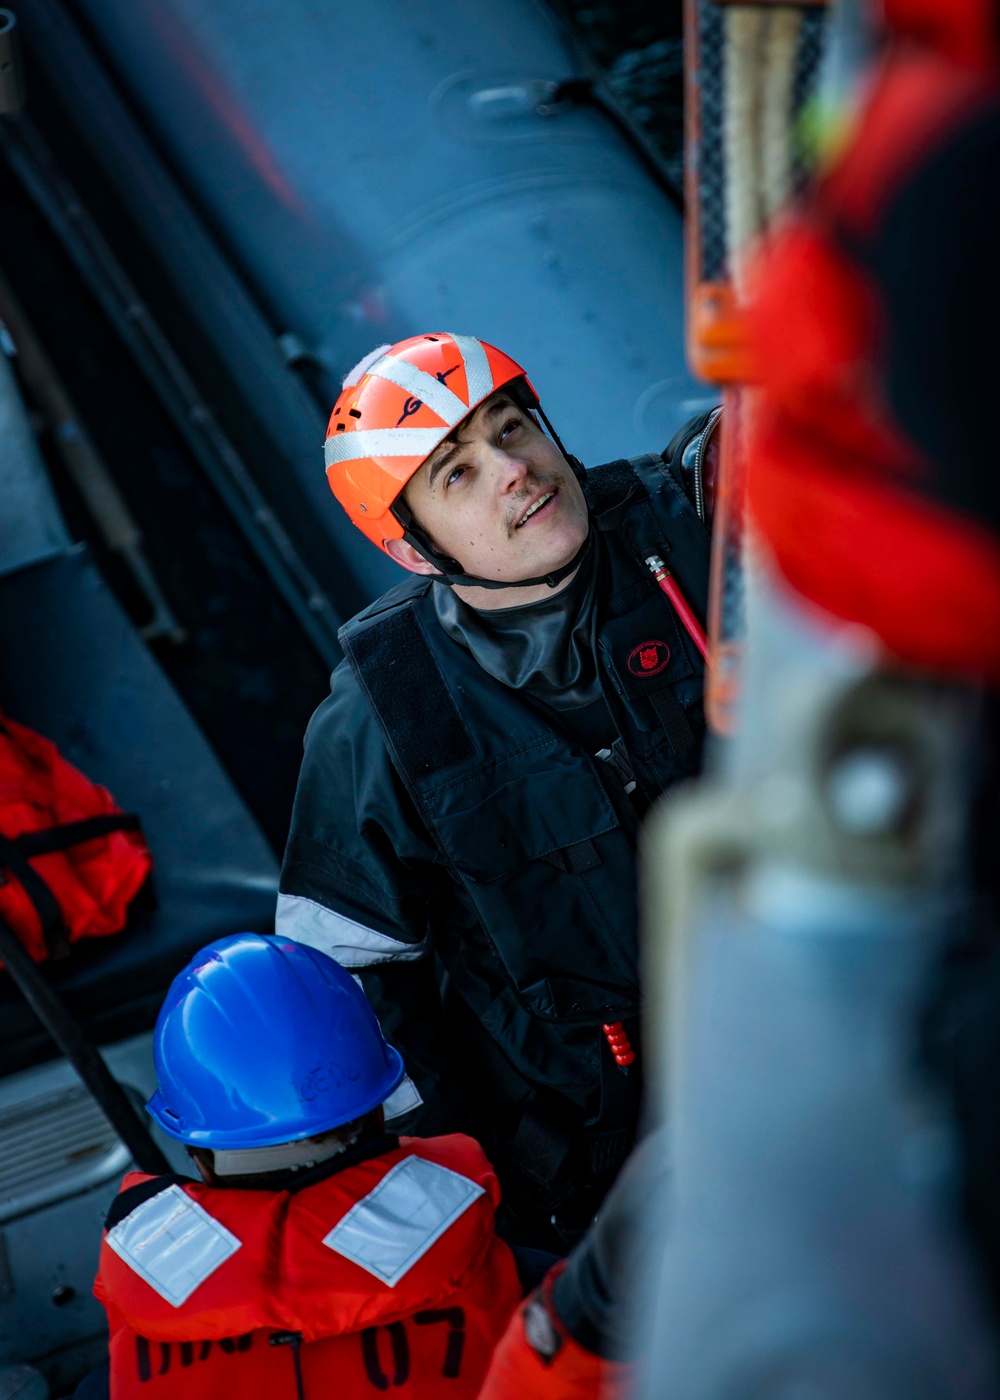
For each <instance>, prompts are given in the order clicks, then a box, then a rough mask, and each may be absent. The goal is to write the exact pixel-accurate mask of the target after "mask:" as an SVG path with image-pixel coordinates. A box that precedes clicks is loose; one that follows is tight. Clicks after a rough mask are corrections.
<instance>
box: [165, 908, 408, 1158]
mask: <svg viewBox="0 0 1000 1400" xmlns="http://www.w3.org/2000/svg"><path fill="white" fill-rule="evenodd" d="M153 1061H154V1063H155V1066H156V1082H157V1084H158V1085H159V1088H158V1089H157V1090H156V1093H155V1094H154V1095H153V1097H152V1098H151V1099H150V1101H149V1103H148V1104H147V1105H146V1107H147V1108H148V1110H149V1112H150V1113H151V1114H152V1116H153V1117H154V1118H155V1119H156V1121H157V1123H158V1124H159V1125H160V1127H161V1128H162V1129H163V1131H164V1132H165V1133H169V1135H170V1136H171V1137H174V1138H179V1139H180V1141H181V1142H186V1143H189V1144H190V1145H191V1146H193V1147H213V1148H214V1147H220V1148H233V1147H273V1146H274V1145H276V1144H277V1143H284V1142H294V1141H296V1140H297V1139H298V1138H305V1137H314V1136H316V1134H318V1133H323V1132H326V1131H327V1130H328V1129H329V1128H337V1127H339V1126H340V1125H341V1124H342V1123H350V1122H351V1121H352V1120H353V1119H355V1118H360V1117H361V1115H362V1114H364V1113H368V1112H370V1110H371V1109H373V1108H377V1107H378V1105H379V1104H380V1103H382V1102H383V1101H384V1100H385V1099H387V1098H388V1097H389V1095H390V1094H391V1093H392V1091H393V1089H395V1088H396V1086H397V1084H398V1083H399V1082H400V1080H401V1079H402V1078H403V1061H402V1059H401V1058H400V1056H399V1053H398V1051H396V1050H394V1049H393V1048H392V1046H391V1045H387V1044H386V1042H385V1040H384V1039H383V1036H382V1032H381V1030H380V1029H379V1024H378V1021H377V1020H376V1019H375V1013H374V1012H373V1011H372V1009H371V1007H370V1006H369V1005H368V1001H367V999H366V997H365V994H364V992H363V991H362V990H361V988H360V987H359V986H358V985H357V983H356V982H355V981H354V979H353V978H352V977H351V975H350V973H349V972H345V971H344V969H343V968H342V967H341V966H340V965H339V963H336V962H334V960H333V959H332V958H328V957H327V956H326V954H325V953H320V952H317V951H316V949H315V948H308V947H306V946H305V944H303V943H294V942H292V941H291V940H290V939H287V938H279V937H273V938H266V937H263V936H261V935H260V934H257V933H237V934H235V935H233V936H232V937H230V938H219V939H217V940H216V941H215V942H214V943H210V944H209V945H208V947H207V948H202V950H201V952H200V953H196V954H195V956H194V957H193V958H192V959H191V961H190V963H188V965H187V967H186V968H185V969H184V971H183V972H181V973H179V974H178V975H177V977H175V978H174V980H173V982H172V983H171V984H170V990H169V991H168V992H167V997H166V1000H165V1001H164V1003H163V1006H162V1007H161V1008H160V1014H159V1016H158V1017H157V1019H156V1030H155V1032H154V1035H153Z"/></svg>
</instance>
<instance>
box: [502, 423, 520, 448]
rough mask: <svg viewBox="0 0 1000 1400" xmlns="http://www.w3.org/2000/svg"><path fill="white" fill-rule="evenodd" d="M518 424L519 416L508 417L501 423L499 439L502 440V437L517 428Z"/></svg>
mask: <svg viewBox="0 0 1000 1400" xmlns="http://www.w3.org/2000/svg"><path fill="white" fill-rule="evenodd" d="M520 426H521V420H520V418H509V419H508V420H507V422H506V423H505V424H504V425H503V427H502V428H501V429H500V439H499V440H500V442H503V441H504V439H505V438H506V437H507V436H508V435H509V434H510V433H512V432H513V431H514V429H515V428H519V427H520Z"/></svg>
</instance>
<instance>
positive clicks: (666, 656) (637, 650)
mask: <svg viewBox="0 0 1000 1400" xmlns="http://www.w3.org/2000/svg"><path fill="white" fill-rule="evenodd" d="M669 660H670V648H669V647H668V646H667V644H666V642H658V641H653V642H640V643H639V645H638V646H637V647H634V648H633V649H632V651H630V652H629V654H628V668H629V670H630V671H631V672H632V674H633V676H658V675H659V674H660V672H661V671H662V670H663V669H664V668H665V667H666V664H667V662H668V661H669Z"/></svg>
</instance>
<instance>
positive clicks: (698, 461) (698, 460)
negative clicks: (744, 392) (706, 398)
mask: <svg viewBox="0 0 1000 1400" xmlns="http://www.w3.org/2000/svg"><path fill="white" fill-rule="evenodd" d="M721 415H722V409H721V408H713V409H712V415H711V417H710V418H709V420H708V422H707V423H706V424H705V426H704V428H702V430H701V437H700V439H699V441H698V447H697V449H696V451H695V454H694V508H695V510H696V511H697V512H698V519H699V520H700V521H701V523H702V524H703V525H704V524H705V514H706V512H705V475H704V472H705V453H706V452H707V451H708V444H709V442H710V441H711V438H712V434H713V433H714V432H715V425H716V423H718V421H719V418H720V417H721Z"/></svg>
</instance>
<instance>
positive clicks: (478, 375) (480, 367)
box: [448, 331, 493, 411]
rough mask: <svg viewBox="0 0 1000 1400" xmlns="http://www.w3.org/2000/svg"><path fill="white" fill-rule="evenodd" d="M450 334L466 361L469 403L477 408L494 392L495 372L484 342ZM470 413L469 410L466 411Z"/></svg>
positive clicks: (450, 332)
mask: <svg viewBox="0 0 1000 1400" xmlns="http://www.w3.org/2000/svg"><path fill="white" fill-rule="evenodd" d="M448 334H449V335H450V336H451V338H452V340H453V341H454V342H455V344H456V345H457V346H458V353H459V354H460V355H461V357H462V359H463V360H464V361H465V382H466V384H467V385H468V386H469V403H470V404H471V405H472V406H475V405H476V404H477V403H480V402H481V401H482V400H483V399H485V398H486V397H487V396H488V395H489V394H492V392H493V371H492V370H491V369H490V362H489V360H488V359H487V358H486V351H485V350H484V349H483V346H482V341H479V340H477V339H476V337H475V336H474V335H455V333H454V332H453V331H449V332H448ZM466 411H468V410H466Z"/></svg>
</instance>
